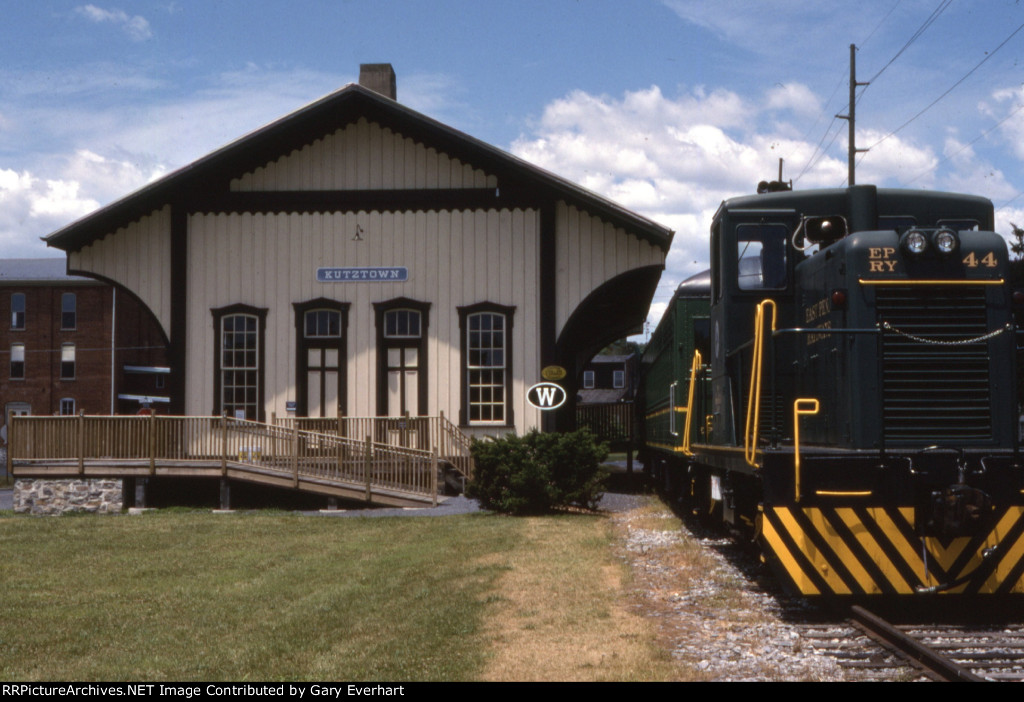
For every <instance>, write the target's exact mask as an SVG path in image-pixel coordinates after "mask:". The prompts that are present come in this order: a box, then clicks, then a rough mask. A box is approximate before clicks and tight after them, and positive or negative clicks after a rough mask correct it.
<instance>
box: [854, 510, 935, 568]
mask: <svg viewBox="0 0 1024 702" xmlns="http://www.w3.org/2000/svg"><path fill="white" fill-rule="evenodd" d="M905 509H909V508H901V509H900V512H903V513H904V516H906V512H904V510H905ZM868 514H869V515H870V516H871V518H872V519H873V520H875V522H877V523H878V526H879V527H881V529H882V533H883V534H885V536H886V538H887V539H889V543H891V544H892V545H893V546H895V547H896V551H897V552H898V553H899V554H900V556H902V557H903V560H904V561H905V562H906V564H907V565H908V566H910V568H911V569H912V570H913V571H914V572H915V573H917V574H918V577H919V578H920V581H921V583H922V584H924V585H929V586H930V585H938V584H939V583H938V581H937V580H936V579H935V578H934V577H933V576H932V575H931V574H930V573H926V572H925V568H924V561H922V560H921V555H920V554H919V553H917V551H915V550H914V547H913V546H911V545H910V543H909V542H907V540H906V539H905V538H904V537H903V534H902V532H900V530H899V528H898V527H897V526H896V523H895V522H894V521H893V520H892V518H891V517H890V516H889V514H888V513H887V512H886V511H885V509H883V508H881V507H871V508H868ZM911 514H912V512H911Z"/></svg>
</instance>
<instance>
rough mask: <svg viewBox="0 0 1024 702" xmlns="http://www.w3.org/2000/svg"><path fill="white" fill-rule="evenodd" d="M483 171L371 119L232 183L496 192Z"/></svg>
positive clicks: (259, 187) (241, 187) (256, 187)
mask: <svg viewBox="0 0 1024 702" xmlns="http://www.w3.org/2000/svg"><path fill="white" fill-rule="evenodd" d="M497 185H498V180H497V178H496V177H494V176H492V175H488V174H486V173H485V172H484V171H482V170H480V169H477V168H473V167H472V166H471V165H470V164H467V163H462V162H461V161H460V160H459V159H456V158H450V157H449V156H448V155H447V154H443V153H439V152H437V151H436V150H435V149H433V148H428V147H426V146H424V145H423V144H419V143H417V142H415V141H413V140H412V139H411V138H407V137H403V136H402V135H401V134H397V133H395V132H392V131H391V130H390V129H388V128H387V127H381V126H380V125H379V124H377V123H376V122H368V121H367V120H366V118H360V119H359V121H357V122H354V123H352V124H349V125H348V126H346V127H344V128H342V129H339V130H337V131H335V132H333V133H331V134H328V135H326V136H324V137H323V138H320V139H317V140H315V141H314V142H313V143H311V144H308V145H307V146H304V147H303V148H301V149H298V150H296V151H292V152H291V153H290V154H288V155H285V156H281V157H280V158H278V159H276V160H274V161H271V162H270V163H268V164H266V165H264V166H262V167H260V168H257V169H255V170H254V171H251V172H250V173H246V174H244V175H243V176H241V177H240V178H235V179H234V180H232V181H231V189H232V190H235V191H263V190H366V189H369V190H397V189H414V188H494V187H497Z"/></svg>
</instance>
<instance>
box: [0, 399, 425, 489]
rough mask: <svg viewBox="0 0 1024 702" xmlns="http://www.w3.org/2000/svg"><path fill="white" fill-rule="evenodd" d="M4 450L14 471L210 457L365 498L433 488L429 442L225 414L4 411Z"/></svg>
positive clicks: (181, 463)
mask: <svg viewBox="0 0 1024 702" xmlns="http://www.w3.org/2000/svg"><path fill="white" fill-rule="evenodd" d="M293 424H294V423H293ZM434 445H435V446H436V445H437V443H436V442H435V443H434ZM7 455H8V472H11V471H12V469H13V471H14V473H15V474H17V473H18V469H19V467H21V468H22V469H26V468H27V469H31V467H33V466H42V465H47V466H54V465H58V464H59V465H63V466H65V467H66V468H68V470H67V472H69V473H75V472H77V473H84V472H85V468H86V465H87V464H88V465H90V466H93V467H95V466H96V465H103V466H109V467H110V468H111V470H113V469H114V468H115V467H116V466H117V465H125V464H129V463H130V464H132V465H134V466H139V465H140V464H142V465H146V464H148V467H149V472H150V473H154V472H155V471H156V468H157V467H158V466H160V467H161V468H167V467H168V466H178V467H179V468H182V467H186V466H195V467H199V466H202V467H205V468H209V467H210V465H211V464H213V465H216V466H219V467H220V468H221V470H222V471H223V472H224V474H226V473H227V469H228V467H229V466H231V467H232V469H235V470H237V469H240V468H241V469H243V470H250V471H254V472H260V471H262V472H264V473H266V474H268V475H274V476H277V477H281V476H289V477H291V478H292V479H293V484H294V486H296V487H298V486H299V482H300V480H305V481H310V480H315V481H321V482H324V483H331V484H334V483H339V484H340V483H344V484H345V485H347V486H349V487H351V486H353V485H356V486H360V487H365V491H366V499H367V500H370V499H371V494H372V492H373V491H374V490H381V489H386V490H392V491H400V492H408V493H414V494H421V495H433V496H434V499H436V495H437V467H438V453H437V452H436V451H434V450H424V449H421V448H417V447H406V446H396V445H389V444H386V443H382V442H379V441H375V440H374V438H373V436H372V434H370V433H367V434H365V435H364V437H363V439H362V440H359V439H355V438H349V437H347V436H339V434H338V433H337V432H336V431H335V433H325V432H315V431H309V430H306V429H303V428H300V427H299V426H296V425H293V426H291V427H287V426H280V425H278V426H275V425H269V424H262V423H259V422H250V421H245V420H238V419H230V418H227V417H169V416H157V415H151V416H148V417H118V416H113V417H111V416H84V415H79V416H73V417H32V416H22V417H11V418H10V419H9V423H8V452H7ZM22 472H27V471H24V470H23V471H22ZM90 472H91V473H95V472H96V470H95V468H94V469H93V470H91V471H90ZM186 472H187V469H186Z"/></svg>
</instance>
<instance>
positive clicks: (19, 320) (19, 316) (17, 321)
mask: <svg viewBox="0 0 1024 702" xmlns="http://www.w3.org/2000/svg"><path fill="white" fill-rule="evenodd" d="M24 328H25V293H12V294H11V329H24Z"/></svg>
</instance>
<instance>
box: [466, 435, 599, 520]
mask: <svg viewBox="0 0 1024 702" xmlns="http://www.w3.org/2000/svg"><path fill="white" fill-rule="evenodd" d="M472 451H473V459H474V461H475V462H476V473H475V477H474V478H473V481H472V482H471V483H470V484H469V487H468V489H467V491H466V493H467V494H468V495H469V496H470V497H475V498H477V499H478V500H480V505H481V506H482V507H484V508H485V509H492V510H495V511H497V512H506V513H510V514H543V513H546V512H550V511H551V510H553V509H555V508H558V507H568V506H570V505H575V506H578V507H584V508H586V509H594V508H595V507H596V506H597V503H598V501H599V500H600V499H601V496H602V495H603V494H604V478H605V476H604V474H603V473H602V472H601V470H600V467H599V466H600V464H601V461H603V460H604V459H605V458H606V457H607V455H608V447H607V446H606V445H605V444H602V443H599V442H598V441H597V440H596V439H595V437H594V435H593V434H591V433H590V431H589V430H587V429H581V430H580V431H575V432H572V433H565V434H542V433H541V432H539V431H537V430H536V429H534V430H532V431H531V432H530V433H528V434H526V435H525V436H517V435H515V434H511V435H509V436H506V437H504V438H502V439H486V440H480V439H474V440H473V448H472Z"/></svg>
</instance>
